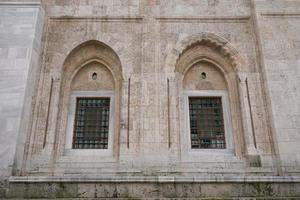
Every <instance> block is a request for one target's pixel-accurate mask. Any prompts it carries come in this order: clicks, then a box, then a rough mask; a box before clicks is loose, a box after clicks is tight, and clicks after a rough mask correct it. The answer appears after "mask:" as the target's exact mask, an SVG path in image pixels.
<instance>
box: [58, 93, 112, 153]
mask: <svg viewBox="0 0 300 200" xmlns="http://www.w3.org/2000/svg"><path fill="white" fill-rule="evenodd" d="M114 96H115V93H114V91H73V92H72V93H71V95H70V100H69V109H68V119H67V130H66V143H65V150H64V155H74V156H85V155H95V156H112V154H113V143H114V142H113V140H114V113H115V112H114V106H115V105H114V104H115V101H114ZM82 97H87V98H93V97H95V98H102V97H105V98H109V99H110V108H109V131H108V148H107V149H73V136H74V124H75V114H76V105H77V98H82Z"/></svg>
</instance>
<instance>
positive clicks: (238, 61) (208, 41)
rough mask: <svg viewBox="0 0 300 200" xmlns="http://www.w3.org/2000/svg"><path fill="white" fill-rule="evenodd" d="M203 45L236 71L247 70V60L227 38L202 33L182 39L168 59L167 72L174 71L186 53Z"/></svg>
mask: <svg viewBox="0 0 300 200" xmlns="http://www.w3.org/2000/svg"><path fill="white" fill-rule="evenodd" d="M201 45H202V46H205V47H209V48H210V49H214V50H215V51H217V52H218V53H219V55H221V56H222V57H223V58H226V59H227V62H228V63H229V64H230V65H231V66H232V67H233V70H234V71H236V72H241V71H245V70H247V66H248V65H247V62H246V61H247V60H246V59H245V58H243V56H242V55H241V54H240V53H239V52H238V51H237V49H236V48H235V47H234V46H233V45H232V44H231V43H230V42H229V41H228V40H226V39H225V38H223V37H220V36H218V35H216V34H214V33H210V32H202V33H199V34H195V35H191V36H187V37H185V38H183V39H180V40H179V41H178V42H177V43H176V44H175V46H174V47H173V49H172V50H171V51H170V52H171V53H170V54H169V55H168V57H167V59H166V65H167V66H166V70H168V71H170V72H171V71H174V66H177V65H178V63H179V62H180V58H181V57H182V55H184V54H185V52H186V51H188V50H190V49H193V48H195V47H197V46H201ZM203 56H204V55H203ZM175 71H176V69H175Z"/></svg>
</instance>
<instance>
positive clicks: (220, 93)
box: [183, 90, 234, 156]
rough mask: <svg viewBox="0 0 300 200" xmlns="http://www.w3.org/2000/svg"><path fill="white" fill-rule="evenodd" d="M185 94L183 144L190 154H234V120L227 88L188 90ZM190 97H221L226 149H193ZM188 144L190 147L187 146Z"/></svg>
mask: <svg viewBox="0 0 300 200" xmlns="http://www.w3.org/2000/svg"><path fill="white" fill-rule="evenodd" d="M183 96H184V111H185V113H186V115H185V127H186V128H185V130H187V131H185V133H183V134H184V135H183V145H184V146H185V149H186V150H187V153H188V155H190V156H197V155H201V154H203V155H208V154H209V155H226V154H227V155H233V154H234V146H233V135H232V120H231V114H230V106H229V99H228V94H227V91H225V90H186V91H184V92H183ZM189 97H221V101H222V111H223V120H224V131H225V133H224V134H225V142H226V144H225V148H224V149H205V148H203V149H201V148H200V149H192V146H191V133H190V113H189ZM187 146H188V147H187Z"/></svg>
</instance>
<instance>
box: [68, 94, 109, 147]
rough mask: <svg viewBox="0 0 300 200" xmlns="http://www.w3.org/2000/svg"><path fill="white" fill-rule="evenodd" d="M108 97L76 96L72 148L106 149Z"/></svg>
mask: <svg viewBox="0 0 300 200" xmlns="http://www.w3.org/2000/svg"><path fill="white" fill-rule="evenodd" d="M109 108H110V98H87V97H84V98H77V102H76V116H75V123H74V126H75V127H74V137H73V149H107V148H108V132H109Z"/></svg>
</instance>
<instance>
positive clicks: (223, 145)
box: [182, 90, 233, 155]
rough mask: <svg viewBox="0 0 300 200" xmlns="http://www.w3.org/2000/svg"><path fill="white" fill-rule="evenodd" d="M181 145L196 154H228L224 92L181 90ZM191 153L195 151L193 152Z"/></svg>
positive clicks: (228, 123) (227, 112) (229, 137)
mask: <svg viewBox="0 0 300 200" xmlns="http://www.w3.org/2000/svg"><path fill="white" fill-rule="evenodd" d="M183 95H184V110H185V113H186V115H185V119H184V120H185V123H186V126H185V129H184V130H183V132H182V136H183V145H185V148H186V149H187V151H188V152H190V153H191V155H196V154H197V153H200V154H201V153H204V154H205V153H208V152H209V153H215V154H219V153H220V154H224V153H225V154H232V153H233V138H232V125H231V114H230V106H229V98H228V93H227V91H225V90H185V91H184V93H183ZM194 153H195V154H194Z"/></svg>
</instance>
